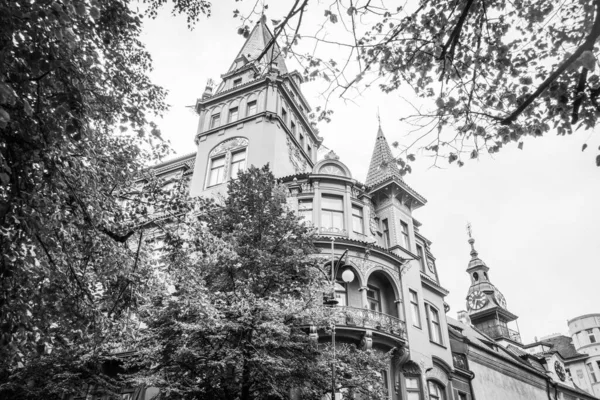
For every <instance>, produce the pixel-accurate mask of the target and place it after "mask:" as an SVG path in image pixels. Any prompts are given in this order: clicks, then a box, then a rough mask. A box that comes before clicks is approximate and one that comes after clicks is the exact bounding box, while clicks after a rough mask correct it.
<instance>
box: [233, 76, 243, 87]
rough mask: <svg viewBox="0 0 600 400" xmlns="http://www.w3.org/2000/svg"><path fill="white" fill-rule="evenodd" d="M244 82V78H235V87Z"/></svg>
mask: <svg viewBox="0 0 600 400" xmlns="http://www.w3.org/2000/svg"><path fill="white" fill-rule="evenodd" d="M241 84H242V78H236V79H234V80H233V87H237V86H240V85H241Z"/></svg>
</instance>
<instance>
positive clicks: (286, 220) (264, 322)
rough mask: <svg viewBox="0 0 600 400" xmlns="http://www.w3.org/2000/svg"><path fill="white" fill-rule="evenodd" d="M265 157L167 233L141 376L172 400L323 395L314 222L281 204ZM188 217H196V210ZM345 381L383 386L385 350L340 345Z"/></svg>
mask: <svg viewBox="0 0 600 400" xmlns="http://www.w3.org/2000/svg"><path fill="white" fill-rule="evenodd" d="M287 193H288V190H287V188H285V187H281V186H279V185H277V184H276V183H275V179H274V177H273V175H272V174H271V172H270V171H269V170H268V167H264V168H262V169H257V168H254V167H251V168H250V169H249V170H248V172H241V173H240V175H239V176H238V179H237V180H234V181H231V182H230V184H229V190H228V196H227V198H226V199H225V200H224V203H223V204H219V203H217V202H214V201H212V200H200V201H199V204H198V205H197V206H196V212H197V217H195V218H197V221H190V223H188V224H187V225H185V226H184V229H180V230H178V231H177V232H173V231H172V232H171V233H170V234H169V235H168V237H165V244H166V247H165V270H166V271H167V273H166V275H165V285H166V286H169V285H172V287H174V288H176V291H175V292H174V293H172V294H170V295H169V294H168V293H167V292H166V291H165V290H164V289H157V293H156V295H155V297H154V301H153V302H152V303H149V304H148V305H147V306H146V307H144V308H143V312H142V313H141V318H142V321H143V322H144V324H145V325H147V328H146V329H145V330H144V333H143V335H142V337H141V339H139V340H137V341H136V343H137V346H136V349H137V350H138V353H137V356H136V361H135V362H134V363H133V364H134V365H135V366H136V368H139V371H140V372H139V373H138V374H137V382H140V381H141V382H144V383H145V384H148V385H152V386H157V387H159V388H160V389H161V393H162V395H163V396H164V397H165V398H173V399H184V398H185V399H200V398H215V399H217V398H219V399H221V398H222V399H278V398H288V397H289V396H290V393H291V391H295V392H296V393H297V394H299V395H301V396H302V398H305V397H306V398H319V397H320V396H321V395H322V394H323V393H325V392H327V391H328V389H329V388H330V384H331V383H330V382H331V361H330V360H331V356H332V354H331V348H330V347H328V346H318V345H317V344H316V343H315V342H312V341H311V340H310V339H309V335H308V325H310V324H315V325H317V326H320V327H322V328H325V327H327V326H329V325H328V324H330V323H331V319H332V318H335V312H334V310H331V309H327V310H326V309H324V308H323V306H322V293H323V288H324V287H323V282H324V279H325V278H326V275H325V274H324V271H322V270H321V268H322V263H321V261H320V260H319V258H317V257H314V254H315V253H316V252H317V249H316V248H315V246H314V244H313V240H314V237H313V232H312V229H311V228H309V227H308V226H307V225H305V224H303V223H301V222H300V221H299V219H298V217H297V216H296V215H295V213H294V212H293V211H291V210H289V209H288V207H287V205H286V194H287ZM195 218H194V219H195ZM337 353H338V354H337V359H338V361H337V365H338V369H337V374H338V375H339V380H338V381H339V383H340V385H341V386H342V387H352V388H353V391H354V392H355V393H368V394H370V395H371V396H372V397H371V398H379V397H378V396H382V392H381V384H380V379H379V377H378V373H377V372H378V371H380V370H381V369H383V365H384V364H383V362H384V361H385V357H381V356H378V355H376V354H375V353H373V352H372V351H360V350H357V349H356V347H355V346H342V347H340V348H339V349H338V351H337Z"/></svg>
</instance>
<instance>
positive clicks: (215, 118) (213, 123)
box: [208, 112, 221, 129]
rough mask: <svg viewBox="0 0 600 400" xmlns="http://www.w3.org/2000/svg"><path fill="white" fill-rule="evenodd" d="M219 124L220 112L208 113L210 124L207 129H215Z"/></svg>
mask: <svg viewBox="0 0 600 400" xmlns="http://www.w3.org/2000/svg"><path fill="white" fill-rule="evenodd" d="M219 126H221V112H218V113H214V114H211V115H210V124H209V127H208V129H215V128H218V127H219Z"/></svg>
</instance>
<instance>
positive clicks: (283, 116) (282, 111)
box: [281, 107, 288, 125]
mask: <svg viewBox="0 0 600 400" xmlns="http://www.w3.org/2000/svg"><path fill="white" fill-rule="evenodd" d="M281 119H282V120H283V123H284V124H285V125H287V123H288V121H287V119H288V112H287V110H286V109H285V107H281Z"/></svg>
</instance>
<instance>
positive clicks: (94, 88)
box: [0, 0, 209, 388]
mask: <svg viewBox="0 0 600 400" xmlns="http://www.w3.org/2000/svg"><path fill="white" fill-rule="evenodd" d="M148 3H149V8H148V9H149V11H148V15H150V16H151V15H152V12H153V11H154V10H156V8H157V7H159V6H160V5H162V4H163V3H164V1H149V2H148ZM173 3H174V4H175V12H185V13H187V14H188V15H189V16H190V18H191V20H190V21H193V20H195V19H196V18H198V16H199V15H200V14H202V13H204V12H207V11H208V10H209V8H208V4H207V3H205V2H203V1H195V2H188V1H174V2H173ZM143 18H144V15H141V14H138V13H137V12H135V11H134V7H133V6H132V4H130V2H129V1H112V0H111V1H97V0H92V1H90V2H88V1H82V0H81V1H80V0H62V1H49V0H45V1H44V0H42V1H34V2H31V1H23V0H9V1H3V2H0V376H2V379H3V380H4V381H7V382H8V381H10V382H12V383H11V385H15V384H16V383H15V381H14V379H17V377H18V376H23V375H24V374H23V373H22V371H24V370H22V368H26V370H28V369H27V368H29V367H30V366H31V367H32V368H35V367H36V366H40V365H42V364H43V363H44V362H46V361H44V360H47V357H48V355H49V354H50V353H51V352H55V353H56V352H61V351H62V350H69V349H76V350H77V351H78V352H79V353H78V354H87V357H91V358H92V359H93V354H96V353H98V352H99V351H100V349H101V345H102V344H103V343H104V341H105V338H106V337H109V336H111V337H112V336H113V335H114V334H115V332H119V330H116V331H115V329H117V326H116V325H118V324H120V323H121V322H122V318H121V317H122V316H124V315H125V314H127V313H126V311H127V310H128V309H130V308H131V307H135V305H136V301H137V300H136V299H137V297H138V296H139V291H141V290H143V286H144V282H146V281H147V276H148V274H149V273H150V271H151V269H150V268H149V267H148V265H149V264H148V263H145V262H144V260H145V258H146V254H145V253H144V252H143V251H141V247H140V244H141V243H142V238H143V233H142V232H141V231H140V229H139V227H140V226H141V224H142V223H143V222H144V221H146V220H147V212H148V210H147V209H148V207H149V206H150V204H149V203H148V202H152V201H159V202H160V201H163V200H162V199H163V198H162V194H161V193H160V191H157V190H156V189H155V188H156V186H152V185H145V186H144V187H143V190H142V192H143V193H142V195H139V196H136V200H135V204H133V203H131V204H130V205H129V206H128V207H123V201H125V200H126V199H125V198H124V197H126V196H125V195H126V194H127V193H128V191H129V189H128V188H130V187H131V182H132V180H133V179H139V178H140V176H141V174H142V173H143V171H144V168H145V166H146V165H147V164H148V163H150V162H152V161H155V160H157V159H158V158H159V157H162V156H164V155H165V154H166V151H167V144H166V143H165V142H164V141H162V139H161V138H160V132H159V131H158V130H157V129H156V128H155V126H154V125H153V124H152V122H151V118H152V117H153V116H154V115H160V114H161V113H163V112H164V111H165V110H166V109H167V106H166V104H165V102H164V99H165V91H164V90H163V89H161V88H160V87H158V86H156V85H154V84H152V82H151V81H150V79H149V77H148V73H149V71H150V69H151V58H150V55H149V54H148V53H147V52H146V51H145V49H144V46H143V44H142V43H141V42H140V40H139V36H140V33H141V28H142V21H143ZM150 180H151V179H146V180H145V181H147V182H149V181H150ZM165 201H168V199H167V200H165ZM63 357H66V358H68V359H70V357H69V356H68V355H65V354H63ZM6 387H7V386H5V387H4V388H6Z"/></svg>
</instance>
